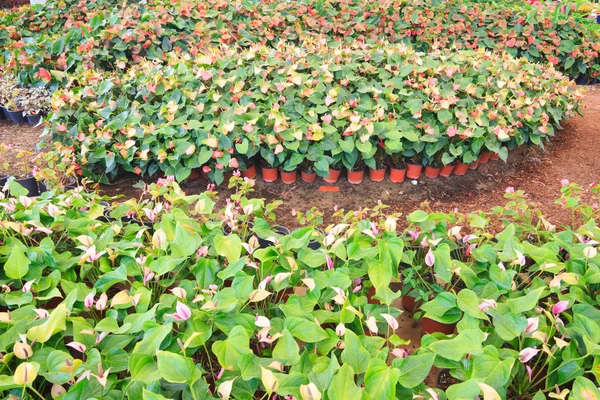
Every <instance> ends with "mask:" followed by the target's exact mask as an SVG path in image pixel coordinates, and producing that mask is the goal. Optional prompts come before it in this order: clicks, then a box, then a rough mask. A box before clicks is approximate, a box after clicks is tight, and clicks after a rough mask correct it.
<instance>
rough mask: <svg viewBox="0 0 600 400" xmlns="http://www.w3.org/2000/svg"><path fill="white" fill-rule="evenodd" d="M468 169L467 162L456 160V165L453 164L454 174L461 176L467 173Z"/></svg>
mask: <svg viewBox="0 0 600 400" xmlns="http://www.w3.org/2000/svg"><path fill="white" fill-rule="evenodd" d="M468 169H469V164H465V163H462V162H457V163H456V165H455V166H454V175H460V176H462V175H464V174H466V173H467V170H468Z"/></svg>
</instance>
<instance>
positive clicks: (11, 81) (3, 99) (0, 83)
mask: <svg viewBox="0 0 600 400" xmlns="http://www.w3.org/2000/svg"><path fill="white" fill-rule="evenodd" d="M0 106H4V107H6V109H8V110H10V111H24V112H25V113H26V114H27V115H36V114H40V113H44V114H46V113H48V111H50V92H49V91H48V89H47V88H46V87H44V86H37V87H20V86H19V84H18V82H17V79H16V78H15V77H14V76H10V75H7V74H4V75H2V76H0Z"/></svg>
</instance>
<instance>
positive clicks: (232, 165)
mask: <svg viewBox="0 0 600 400" xmlns="http://www.w3.org/2000/svg"><path fill="white" fill-rule="evenodd" d="M239 167H240V164H239V163H238V160H237V159H236V158H232V159H231V160H229V168H234V169H235V168H239Z"/></svg>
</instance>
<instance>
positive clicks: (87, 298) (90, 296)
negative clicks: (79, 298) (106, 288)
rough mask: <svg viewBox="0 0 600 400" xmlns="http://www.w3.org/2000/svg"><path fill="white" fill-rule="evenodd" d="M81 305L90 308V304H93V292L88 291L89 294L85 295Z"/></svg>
mask: <svg viewBox="0 0 600 400" xmlns="http://www.w3.org/2000/svg"><path fill="white" fill-rule="evenodd" d="M83 305H84V306H85V308H92V306H93V305H94V292H90V294H88V295H87V296H85V299H84V300H83Z"/></svg>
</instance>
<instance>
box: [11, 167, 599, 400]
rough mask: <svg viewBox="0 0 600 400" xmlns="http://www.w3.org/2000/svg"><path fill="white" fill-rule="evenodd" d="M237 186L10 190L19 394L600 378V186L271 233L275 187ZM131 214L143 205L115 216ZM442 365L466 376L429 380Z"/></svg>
mask: <svg viewBox="0 0 600 400" xmlns="http://www.w3.org/2000/svg"><path fill="white" fill-rule="evenodd" d="M230 184H231V185H232V186H233V187H236V188H237V189H236V191H235V194H233V195H231V196H230V197H229V198H228V199H227V200H226V201H225V204H224V207H223V208H222V209H219V210H217V209H216V207H215V201H216V193H214V192H213V191H212V190H211V189H210V188H209V191H207V192H205V193H202V194H199V195H191V196H190V195H186V194H185V193H184V192H183V191H182V190H181V188H180V187H179V186H178V185H177V183H176V182H175V179H174V178H173V177H170V178H165V179H161V180H159V181H158V182H157V183H155V184H152V185H149V186H144V188H145V190H144V195H143V198H142V199H138V200H136V199H131V200H128V201H126V202H123V203H122V204H121V205H115V206H114V207H111V206H110V203H103V202H102V201H101V200H102V199H103V198H101V197H99V196H98V194H96V193H93V192H92V193H86V192H85V191H84V190H82V188H79V189H77V190H75V191H70V192H67V193H64V194H60V193H57V192H49V193H47V194H44V195H42V196H41V197H39V198H36V199H32V198H28V197H25V196H20V197H19V196H16V197H11V198H5V199H0V220H1V221H2V223H1V224H0V238H1V240H2V243H3V245H2V247H0V264H1V266H2V268H1V269H0V283H1V284H2V285H3V286H2V287H3V291H2V293H0V339H1V340H0V352H1V353H2V354H3V356H2V365H3V367H2V369H1V370H0V374H1V376H2V379H1V380H0V388H1V390H3V391H4V392H5V393H7V394H9V395H14V396H20V397H21V398H24V397H25V396H33V395H36V396H39V397H41V398H46V397H47V396H49V395H50V396H52V397H53V398H61V397H60V396H64V397H69V396H76V397H85V398H89V397H96V398H100V397H111V396H112V397H127V398H159V399H160V398H177V397H186V398H187V397H190V398H194V397H196V398H203V399H213V398H228V399H249V398H263V397H272V396H273V395H274V394H276V395H277V396H281V397H285V396H291V397H294V398H297V399H310V398H313V399H314V398H328V399H346V398H348V397H350V398H359V397H362V396H363V395H364V396H369V397H371V398H377V399H394V398H399V399H403V398H412V397H413V396H421V397H422V398H427V399H444V398H448V399H452V400H454V399H462V398H471V397H472V398H475V397H477V396H486V397H491V398H500V399H504V398H506V399H511V400H512V399H528V398H535V399H541V398H544V397H545V393H556V394H557V395H560V396H562V397H561V398H565V399H567V398H568V399H572V400H576V399H584V398H586V397H587V398H594V397H597V396H598V395H600V391H599V390H598V388H597V386H598V382H597V377H596V376H595V375H594V374H593V373H589V372H588V371H592V370H593V368H594V365H595V361H594V360H595V358H596V355H595V353H596V350H595V349H596V347H597V346H598V345H600V338H599V337H598V335H596V334H595V332H596V331H597V326H598V325H597V318H596V316H597V314H598V312H599V309H600V307H599V305H598V300H597V298H596V297H597V296H595V295H594V294H595V293H596V292H597V290H598V285H599V281H598V279H597V275H598V271H599V269H600V256H599V255H598V253H597V243H598V240H599V239H600V228H599V227H598V225H597V221H598V220H599V217H600V215H599V211H598V208H597V207H594V202H597V201H598V200H600V198H599V193H600V187H598V186H596V187H591V188H589V189H587V190H585V191H584V190H582V189H581V188H579V187H578V186H577V185H574V184H569V185H567V186H565V187H563V189H562V193H561V199H560V200H559V203H560V204H563V207H565V208H566V209H567V210H568V211H569V212H570V213H571V215H572V216H573V220H572V226H571V227H564V228H557V227H556V226H553V225H552V224H551V223H550V221H548V220H546V219H545V218H544V217H543V216H541V215H540V214H539V212H537V210H535V209H534V208H531V207H530V206H529V205H528V203H527V200H526V197H525V195H524V193H523V192H520V191H514V190H507V203H506V204H505V205H503V206H498V207H496V208H495V209H494V210H493V212H475V213H471V214H467V215H463V214H460V213H449V214H443V213H436V212H433V211H431V210H417V211H414V212H412V213H410V214H409V215H408V216H407V219H406V223H407V224H408V225H407V226H406V228H405V229H403V230H399V229H398V227H399V226H398V222H399V215H397V214H390V213H388V212H387V211H386V207H385V206H384V205H377V206H376V207H375V208H373V209H361V210H357V211H355V212H352V211H350V212H348V211H346V210H338V211H336V212H335V214H334V215H333V216H332V218H333V219H332V224H331V225H329V226H327V227H325V228H324V229H323V230H322V231H320V232H319V231H317V230H316V229H315V228H314V227H313V226H308V227H304V228H299V229H296V230H294V231H293V232H291V233H289V232H283V233H284V234H279V233H277V232H275V231H274V230H273V228H271V227H272V226H274V225H275V224H276V222H275V218H276V216H277V214H278V212H277V208H278V206H279V204H280V202H275V203H271V204H266V203H265V202H264V200H262V199H256V198H250V196H249V194H250V192H251V189H252V180H242V179H241V178H237V177H234V178H233V179H232V181H231V183H230ZM9 190H10V191H14V190H18V187H17V186H14V187H12V188H10V189H9ZM13 195H18V193H13ZM3 196H4V193H3V194H2V195H0V197H3ZM104 200H112V199H108V198H104ZM107 207H108V208H109V209H110V212H109V213H108V216H109V217H111V218H112V219H109V218H106V216H107V214H106V210H107ZM132 211H133V213H135V214H137V215H139V216H140V220H138V222H135V221H134V219H133V218H131V219H128V218H123V216H125V215H129V216H133V214H132ZM297 217H298V219H299V221H301V222H304V223H306V222H309V223H315V224H317V225H318V224H319V222H320V219H321V218H322V216H321V215H319V214H318V213H316V212H315V211H314V210H311V211H309V212H307V213H306V214H302V215H300V214H298V215H297ZM144 221H149V222H150V223H149V224H145V223H142V224H140V222H144ZM498 227H499V229H498ZM225 232H227V233H228V234H227V235H225V234H224V233H225ZM315 233H317V236H315ZM257 236H258V237H261V238H266V239H269V242H270V243H268V244H266V245H262V246H261V244H260V242H259V241H258V239H257ZM315 238H317V240H316V241H317V245H318V246H313V247H311V246H309V243H310V242H311V241H313V240H314V239H315ZM398 286H401V290H400V291H399V290H398ZM402 295H404V296H407V297H410V298H413V299H414V302H415V305H416V308H414V311H415V316H416V317H417V318H421V320H422V324H423V330H424V336H423V338H422V339H421V346H420V348H418V349H413V350H409V349H410V347H409V346H408V343H407V342H406V341H405V340H403V338H401V337H399V336H398V334H397V333H396V330H397V328H398V325H399V322H398V319H397V317H398V315H399V314H400V313H401V312H402V310H400V309H398V308H396V307H395V306H394V305H397V304H398V300H399V298H400V297H401V296H402ZM431 322H437V323H439V324H442V325H439V324H438V325H437V327H436V326H435V324H433V325H432V323H431ZM440 330H445V332H446V333H442V332H439V331H440ZM434 331H436V332H434ZM433 366H436V367H438V368H445V369H446V370H447V373H449V374H450V376H451V377H452V379H453V380H454V382H453V383H452V384H450V385H449V386H448V387H443V388H440V387H435V388H434V387H429V386H427V385H426V384H425V383H424V381H425V379H426V377H427V375H428V374H429V373H430V370H431V368H432V367H433ZM444 382H445V380H443V379H442V380H440V383H441V384H443V383H444ZM64 397H62V398H64Z"/></svg>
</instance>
